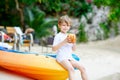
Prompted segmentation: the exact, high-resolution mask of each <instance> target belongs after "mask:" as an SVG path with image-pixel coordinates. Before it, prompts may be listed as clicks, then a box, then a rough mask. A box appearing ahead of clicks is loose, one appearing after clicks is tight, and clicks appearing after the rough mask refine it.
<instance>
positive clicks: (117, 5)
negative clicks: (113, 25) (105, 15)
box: [94, 0, 120, 22]
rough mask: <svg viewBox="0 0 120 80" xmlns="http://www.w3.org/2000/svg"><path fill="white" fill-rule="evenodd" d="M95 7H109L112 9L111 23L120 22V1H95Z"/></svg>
mask: <svg viewBox="0 0 120 80" xmlns="http://www.w3.org/2000/svg"><path fill="white" fill-rule="evenodd" d="M94 3H95V5H97V6H99V7H100V6H101V5H104V6H109V7H110V9H111V10H110V11H111V12H110V15H109V19H110V20H111V21H114V22H116V21H119V20H120V18H119V16H120V0H94Z"/></svg>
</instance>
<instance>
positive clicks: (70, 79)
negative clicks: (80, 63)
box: [60, 60, 75, 80]
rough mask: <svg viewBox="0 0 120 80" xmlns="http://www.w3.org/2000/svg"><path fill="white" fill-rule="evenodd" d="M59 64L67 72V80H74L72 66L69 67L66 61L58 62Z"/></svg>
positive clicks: (69, 64) (68, 62)
mask: <svg viewBox="0 0 120 80" xmlns="http://www.w3.org/2000/svg"><path fill="white" fill-rule="evenodd" d="M60 64H61V65H62V66H63V67H64V68H65V69H66V70H68V72H69V80H75V78H74V74H75V71H74V68H73V66H72V65H71V63H70V61H68V60H63V61H61V62H60Z"/></svg>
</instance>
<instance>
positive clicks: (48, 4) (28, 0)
mask: <svg viewBox="0 0 120 80" xmlns="http://www.w3.org/2000/svg"><path fill="white" fill-rule="evenodd" d="M53 2H54V3H53ZM0 7H1V8H0V25H4V26H20V27H21V28H22V29H23V31H25V29H26V26H29V27H32V28H34V29H35V32H36V35H37V36H38V37H45V36H47V35H49V34H51V31H50V30H49V29H51V27H52V25H53V24H56V23H57V19H56V18H58V17H59V16H61V15H64V14H68V15H69V16H72V17H77V18H80V17H81V16H82V15H84V16H86V13H88V12H90V11H91V10H92V9H91V5H90V4H89V3H87V2H86V1H85V0H4V1H2V2H0ZM86 18H87V17H86Z"/></svg>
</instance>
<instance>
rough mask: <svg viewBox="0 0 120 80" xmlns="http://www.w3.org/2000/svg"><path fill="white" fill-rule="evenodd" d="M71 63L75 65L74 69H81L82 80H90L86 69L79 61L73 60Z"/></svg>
mask: <svg viewBox="0 0 120 80" xmlns="http://www.w3.org/2000/svg"><path fill="white" fill-rule="evenodd" d="M70 62H71V64H72V65H73V67H75V68H78V69H79V71H80V72H81V77H82V80H88V77H87V73H86V71H85V68H84V67H83V66H82V65H81V64H80V63H79V62H78V61H75V60H71V61H70Z"/></svg>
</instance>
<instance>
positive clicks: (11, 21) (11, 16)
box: [0, 0, 20, 26]
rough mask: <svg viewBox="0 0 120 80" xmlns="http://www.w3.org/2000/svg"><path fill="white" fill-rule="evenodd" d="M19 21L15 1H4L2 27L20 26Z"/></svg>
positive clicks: (1, 12)
mask: <svg viewBox="0 0 120 80" xmlns="http://www.w3.org/2000/svg"><path fill="white" fill-rule="evenodd" d="M19 19H20V17H19V14H18V13H17V10H16V9H15V2H14V0H3V1H1V2H0V25H4V26H14V25H20V20H19Z"/></svg>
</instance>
